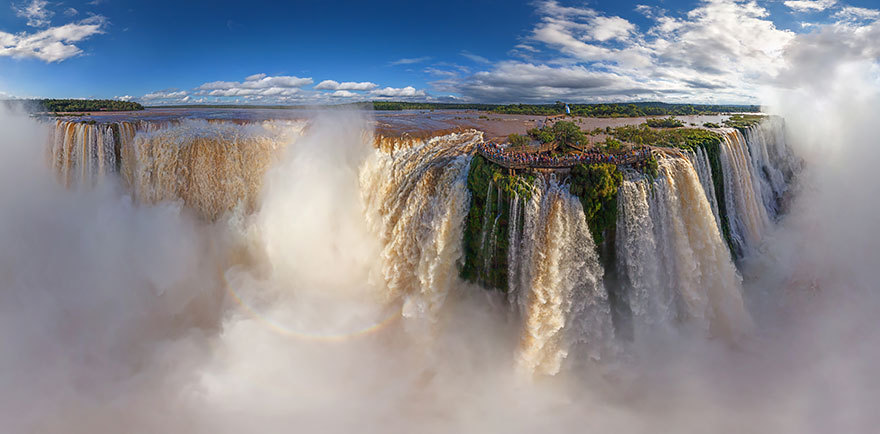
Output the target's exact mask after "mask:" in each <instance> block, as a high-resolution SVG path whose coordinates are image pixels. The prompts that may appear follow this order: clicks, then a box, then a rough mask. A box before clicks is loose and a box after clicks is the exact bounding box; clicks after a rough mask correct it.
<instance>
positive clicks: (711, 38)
mask: <svg viewBox="0 0 880 434" xmlns="http://www.w3.org/2000/svg"><path fill="white" fill-rule="evenodd" d="M0 1H4V0H0ZM872 3H875V2H874V1H865V0H852V1H847V2H846V3H844V2H841V1H835V0H788V1H760V2H755V1H740V0H703V1H662V2H653V3H652V2H646V1H635V2H628V1H600V0H593V1H587V2H567V1H561V0H560V1H558V2H556V1H537V2H512V1H500V0H476V1H461V2H459V1H443V2H416V1H385V2H378V1H377V2H363V1H351V2H330V1H300V2H260V1H250V2H226V1H218V2H195V1H175V2H171V1H164V0H161V1H151V2H133V1H132V2H124V1H120V0H98V1H94V0H93V1H90V2H85V1H48V0H22V1H15V2H12V3H9V4H7V5H5V6H4V5H2V4H0V95H3V94H5V95H11V96H19V97H93V98H123V99H132V100H137V101H141V102H144V103H147V104H151V105H153V104H173V103H181V102H186V103H198V102H234V103H253V104H263V103H294V104H298V103H328V102H329V103H332V102H348V101H355V100H365V99H395V100H432V101H480V102H541V101H551V102H552V101H554V100H556V99H564V100H567V101H596V102H600V101H624V100H664V101H671V102H676V101H695V102H759V99H760V93H761V90H760V89H761V87H760V86H761V83H766V82H769V81H772V80H773V79H774V78H775V77H776V76H777V75H778V73H779V71H782V70H784V69H785V65H786V63H785V52H786V50H789V47H791V46H793V45H795V44H794V43H795V42H796V41H797V38H798V37H800V35H804V34H808V33H811V32H819V31H821V30H819V29H828V28H834V27H835V26H837V27H836V28H842V27H847V26H848V28H849V29H850V30H852V31H856V30H857V29H858V28H868V29H874V28H876V27H878V25H877V19H878V16H880V12H877V11H876V9H877V8H878V6H880V5H877V4H872ZM328 80H329V81H328Z"/></svg>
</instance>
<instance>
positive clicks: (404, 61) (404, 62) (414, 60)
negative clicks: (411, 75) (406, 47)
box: [389, 56, 431, 66]
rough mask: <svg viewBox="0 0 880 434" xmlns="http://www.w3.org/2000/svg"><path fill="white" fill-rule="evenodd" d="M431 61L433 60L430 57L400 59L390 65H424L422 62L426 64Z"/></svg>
mask: <svg viewBox="0 0 880 434" xmlns="http://www.w3.org/2000/svg"><path fill="white" fill-rule="evenodd" d="M430 59H431V57H430V56H423V57H410V58H403V59H398V60H395V61H393V62H390V63H389V65H392V66H397V65H412V64H414V63H422V62H425V61H427V60H430Z"/></svg>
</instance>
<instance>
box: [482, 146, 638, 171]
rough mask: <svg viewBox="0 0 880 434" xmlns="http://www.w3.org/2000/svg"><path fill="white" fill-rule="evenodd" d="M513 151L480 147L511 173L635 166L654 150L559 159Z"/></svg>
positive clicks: (563, 156)
mask: <svg viewBox="0 0 880 434" xmlns="http://www.w3.org/2000/svg"><path fill="white" fill-rule="evenodd" d="M546 145H550V144H546ZM542 146H544V145H542ZM555 148H556V144H555V143H554V144H552V146H550V147H549V149H551V150H552V149H555ZM511 149H513V150H516V149H517V148H504V147H501V146H499V145H498V144H496V143H481V144H479V145H477V152H478V153H479V154H480V155H482V156H483V157H484V158H486V159H487V160H489V161H491V162H493V163H495V164H497V165H499V166H501V167H504V168H507V169H511V170H523V169H567V168H571V167H574V166H576V165H578V164H587V165H589V164H614V165H616V166H635V165H638V164H640V163H642V162H644V161H645V160H647V159H648V158H649V157H651V155H652V151H651V148H648V147H639V148H634V149H629V150H626V151H622V152H617V153H607V154H606V153H598V152H589V151H581V152H577V153H570V154H566V155H562V156H555V157H553V156H549V155H542V154H541V153H540V152H542V151H533V152H528V153H526V152H511ZM535 149H538V148H535Z"/></svg>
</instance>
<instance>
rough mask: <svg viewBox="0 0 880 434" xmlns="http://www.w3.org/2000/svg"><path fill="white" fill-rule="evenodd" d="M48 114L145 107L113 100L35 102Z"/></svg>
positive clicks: (46, 100) (43, 100)
mask: <svg viewBox="0 0 880 434" xmlns="http://www.w3.org/2000/svg"><path fill="white" fill-rule="evenodd" d="M33 102H34V103H36V104H37V105H38V106H39V107H40V108H42V109H43V110H45V111H47V112H97V111H134V110H143V109H144V106H142V105H140V104H139V103H136V102H130V101H118V100H113V99H38V100H33Z"/></svg>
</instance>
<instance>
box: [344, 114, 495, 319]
mask: <svg viewBox="0 0 880 434" xmlns="http://www.w3.org/2000/svg"><path fill="white" fill-rule="evenodd" d="M480 140H482V134H481V133H478V132H476V131H470V132H465V133H455V134H449V135H446V136H441V137H435V138H432V139H430V140H427V141H424V142H421V143H418V144H413V146H411V147H409V148H405V149H397V150H395V151H394V154H393V156H392V155H391V154H389V153H386V152H384V151H382V150H381V149H379V150H376V151H375V153H374V154H373V155H372V156H371V157H370V158H369V159H368V160H367V162H366V163H365V164H364V165H363V167H362V168H361V170H360V183H361V192H362V196H363V199H364V203H365V206H366V216H367V221H368V223H369V224H370V226H371V228H372V229H373V231H374V232H375V233H376V234H377V235H378V237H379V240H380V242H381V243H382V246H383V249H382V273H383V277H384V279H385V282H386V284H387V285H388V288H389V297H390V298H400V299H402V300H403V314H404V316H406V317H418V318H426V319H428V320H429V321H434V320H436V318H437V313H438V311H439V309H440V308H441V307H442V305H443V303H444V301H445V299H446V295H447V293H448V292H449V290H450V288H451V286H452V284H453V283H454V282H455V281H456V279H457V275H458V273H457V268H456V265H457V263H458V262H459V260H460V259H461V256H462V246H461V240H462V230H463V226H464V219H465V217H466V216H467V211H468V204H469V197H468V191H467V173H468V168H469V165H470V160H471V156H470V155H469V154H468V151H469V150H470V148H472V147H473V145H474V144H475V143H476V142H478V141H480Z"/></svg>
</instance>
